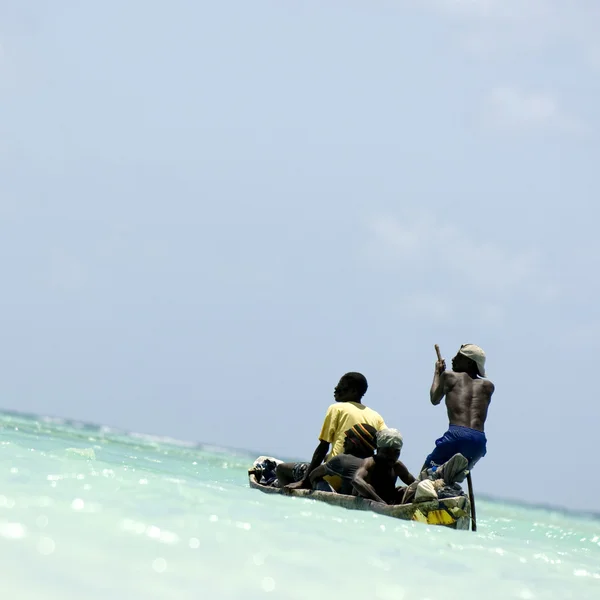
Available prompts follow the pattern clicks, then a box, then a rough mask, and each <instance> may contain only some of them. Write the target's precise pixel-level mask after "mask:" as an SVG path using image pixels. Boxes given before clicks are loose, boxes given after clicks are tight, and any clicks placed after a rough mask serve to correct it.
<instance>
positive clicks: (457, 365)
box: [424, 344, 494, 468]
mask: <svg viewBox="0 0 600 600" xmlns="http://www.w3.org/2000/svg"><path fill="white" fill-rule="evenodd" d="M484 365H485V353H484V352H483V350H482V349H481V348H479V346H475V345H473V344H463V345H462V346H461V347H460V350H459V351H458V353H457V354H456V356H455V357H454V358H453V359H452V371H447V370H446V363H445V361H444V360H443V359H440V360H438V361H437V362H436V363H435V371H434V375H433V382H432V384H431V389H430V392H429V394H430V399H431V403H432V404H433V405H435V406H437V405H438V404H440V402H441V401H442V398H444V396H445V397H446V409H447V412H448V420H449V423H450V426H449V429H448V431H447V432H446V433H445V434H444V435H443V436H442V437H441V438H440V439H438V440H436V448H435V449H434V451H433V452H432V453H431V454H430V455H429V456H428V457H427V459H426V460H425V465H424V466H426V467H427V468H428V467H429V466H435V465H441V464H443V462H445V461H446V460H449V459H450V458H451V457H452V456H453V455H454V454H456V453H461V454H463V455H464V456H465V457H466V458H467V459H468V460H469V468H472V467H473V466H474V464H475V463H476V462H477V461H478V460H479V459H480V458H482V457H483V456H485V454H486V445H487V439H486V437H485V433H484V426H485V421H486V418H487V413H488V407H489V405H490V402H491V399H492V394H493V393H494V384H493V383H492V382H491V381H489V380H487V379H479V377H484V376H485V369H484Z"/></svg>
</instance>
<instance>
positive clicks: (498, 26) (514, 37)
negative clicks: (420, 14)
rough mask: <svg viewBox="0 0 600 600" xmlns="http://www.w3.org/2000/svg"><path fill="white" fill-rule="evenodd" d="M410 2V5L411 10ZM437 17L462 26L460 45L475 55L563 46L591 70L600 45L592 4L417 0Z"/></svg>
mask: <svg viewBox="0 0 600 600" xmlns="http://www.w3.org/2000/svg"><path fill="white" fill-rule="evenodd" d="M415 2H416V0H413V4H415ZM419 2H420V6H425V7H427V8H428V9H429V10H433V11H435V12H437V13H438V14H442V15H444V16H446V17H448V18H451V19H453V20H456V21H458V22H462V23H463V25H464V31H463V33H462V36H463V37H462V41H463V45H464V46H465V47H467V48H468V49H470V50H472V51H474V52H476V53H488V52H495V51H498V50H502V51H503V52H508V51H512V52H520V51H521V50H522V48H523V47H524V46H525V47H527V48H529V49H538V50H541V49H544V48H546V47H550V46H552V47H554V48H556V47H557V46H561V45H562V46H563V47H564V48H565V49H567V50H569V51H570V50H572V49H575V50H576V51H577V52H578V53H579V55H580V57H582V58H583V60H584V61H585V62H587V63H588V64H590V65H594V63H595V59H594V57H596V56H597V55H598V49H599V48H600V44H599V42H598V36H597V23H598V21H599V18H600V3H598V2H597V0H578V1H577V2H565V1H564V0H419Z"/></svg>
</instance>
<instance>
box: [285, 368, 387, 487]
mask: <svg viewBox="0 0 600 600" xmlns="http://www.w3.org/2000/svg"><path fill="white" fill-rule="evenodd" d="M368 387H369V386H368V384H367V379H366V378H365V376H364V375H362V374H361V373H346V374H345V375H344V376H343V377H342V378H341V379H340V381H339V383H338V384H337V386H336V387H335V389H334V391H333V397H334V398H335V404H331V405H330V406H329V408H328V409H327V414H326V415H325V420H324V421H323V426H322V427H321V433H320V434H319V445H318V446H317V448H316V449H315V452H314V454H313V457H312V460H311V461H310V463H281V464H280V465H278V466H277V479H278V481H279V485H280V486H282V487H283V486H286V487H289V488H292V489H294V488H310V487H311V484H310V479H309V476H310V474H311V473H312V471H313V470H314V469H316V468H317V467H318V466H319V465H320V464H321V463H322V462H323V461H324V460H325V461H326V462H327V461H329V460H331V459H332V458H333V457H334V456H337V455H338V454H341V453H342V452H343V450H344V439H345V433H346V430H347V429H350V427H352V426H353V425H357V424H358V423H366V424H367V425H371V427H374V428H375V429H377V431H379V430H380V429H383V428H384V427H385V422H384V420H383V418H382V417H381V415H380V414H379V413H378V412H375V411H374V410H373V409H371V408H368V407H366V406H365V405H364V404H362V403H361V400H362V397H363V396H364V395H365V393H366V392H367V388H368ZM330 445H331V450H329V447H330Z"/></svg>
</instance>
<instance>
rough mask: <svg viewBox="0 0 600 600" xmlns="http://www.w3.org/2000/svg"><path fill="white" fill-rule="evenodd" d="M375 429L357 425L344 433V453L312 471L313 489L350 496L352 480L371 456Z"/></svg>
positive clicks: (374, 443)
mask: <svg viewBox="0 0 600 600" xmlns="http://www.w3.org/2000/svg"><path fill="white" fill-rule="evenodd" d="M376 436H377V429H375V427H372V426H371V425H368V424H367V423H357V424H356V425H354V426H353V427H351V428H350V429H348V430H347V431H346V433H345V439H344V452H343V454H338V455H337V456H334V457H333V458H332V459H331V460H329V461H328V462H326V463H323V464H322V465H320V466H318V467H317V468H316V469H314V470H313V471H312V472H311V474H310V476H309V479H310V483H311V485H312V487H313V489H319V490H323V491H331V492H335V491H336V490H337V491H338V492H339V493H340V494H346V495H348V496H351V495H352V491H353V487H352V478H353V477H354V475H355V473H356V471H357V470H358V469H359V468H360V466H361V465H362V464H363V462H364V460H365V458H370V457H371V456H373V453H374V452H375V447H376Z"/></svg>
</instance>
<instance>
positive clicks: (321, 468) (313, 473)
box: [308, 465, 327, 488]
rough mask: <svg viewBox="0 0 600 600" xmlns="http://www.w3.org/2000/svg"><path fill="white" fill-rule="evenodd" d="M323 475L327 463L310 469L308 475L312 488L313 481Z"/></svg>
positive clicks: (319, 479) (315, 481) (316, 480)
mask: <svg viewBox="0 0 600 600" xmlns="http://www.w3.org/2000/svg"><path fill="white" fill-rule="evenodd" d="M325 475H327V465H319V466H318V467H317V468H316V469H314V470H313V471H311V473H310V475H309V476H308V478H309V480H310V485H311V487H313V488H314V487H315V483H317V482H318V481H321V479H323V477H325Z"/></svg>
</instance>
